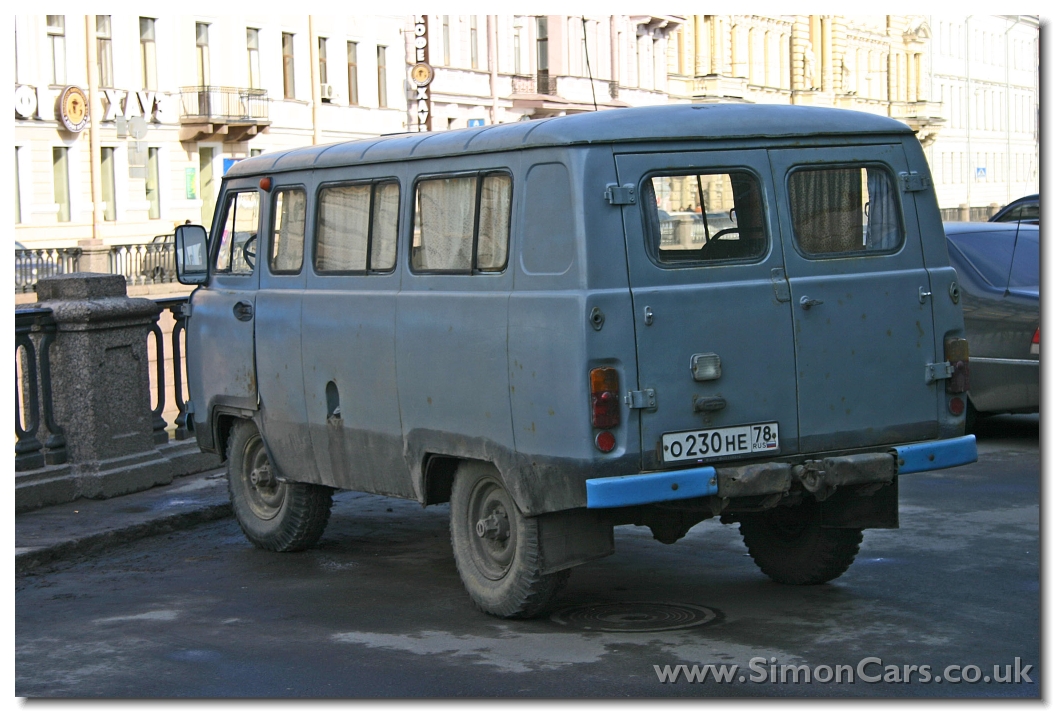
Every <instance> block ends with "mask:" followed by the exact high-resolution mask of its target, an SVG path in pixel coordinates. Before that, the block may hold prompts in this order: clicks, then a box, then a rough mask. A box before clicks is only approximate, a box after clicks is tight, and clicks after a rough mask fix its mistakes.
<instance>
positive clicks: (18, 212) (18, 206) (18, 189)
mask: <svg viewBox="0 0 1054 712" xmlns="http://www.w3.org/2000/svg"><path fill="white" fill-rule="evenodd" d="M21 224H22V183H21V182H20V181H19V179H18V146H15V225H21Z"/></svg>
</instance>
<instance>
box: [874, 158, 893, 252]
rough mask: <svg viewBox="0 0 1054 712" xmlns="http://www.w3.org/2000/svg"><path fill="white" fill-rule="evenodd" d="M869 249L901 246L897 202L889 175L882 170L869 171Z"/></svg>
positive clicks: (888, 248)
mask: <svg viewBox="0 0 1054 712" xmlns="http://www.w3.org/2000/svg"><path fill="white" fill-rule="evenodd" d="M867 198H868V219H867V249H869V250H891V249H893V248H895V247H897V245H899V244H900V221H899V220H898V219H897V200H896V197H895V196H894V195H893V186H892V184H891V181H890V180H889V175H888V174H887V173H886V172H885V171H882V170H875V169H873V168H869V169H868V170H867Z"/></svg>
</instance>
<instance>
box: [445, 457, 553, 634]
mask: <svg viewBox="0 0 1054 712" xmlns="http://www.w3.org/2000/svg"><path fill="white" fill-rule="evenodd" d="M450 543H451V546H452V547H453V549H454V561H455V562H456V564H457V570H458V573H459V574H460V575H461V581H462V582H463V583H464V584H465V588H466V589H467V590H468V593H469V596H471V597H472V600H473V601H474V602H475V604H476V606H478V607H479V608H480V610H482V611H483V612H485V613H490V614H491V615H495V616H499V617H501V618H531V617H533V616H536V615H538V614H540V613H542V612H543V611H544V610H545V609H546V607H547V606H548V605H549V603H550V602H551V601H552V600H553V598H555V596H556V594H557V593H559V591H560V589H561V588H563V586H564V584H565V583H566V582H567V579H568V576H569V575H570V573H571V572H570V570H569V569H566V570H564V571H558V572H556V573H552V574H543V573H541V568H542V554H541V548H540V545H539V536H538V523H537V520H535V519H533V518H531V517H525V516H524V515H523V514H522V513H521V512H520V510H519V508H518V507H517V506H516V503H515V502H514V501H513V499H512V497H511V496H510V495H509V492H508V490H507V489H506V488H505V484H504V483H503V482H502V480H501V477H500V475H499V474H498V472H497V470H495V469H494V467H492V466H491V465H488V464H485V463H479V462H468V463H463V464H462V465H461V466H460V467H459V468H458V471H457V475H456V476H455V477H454V487H453V490H452V491H451V495H450Z"/></svg>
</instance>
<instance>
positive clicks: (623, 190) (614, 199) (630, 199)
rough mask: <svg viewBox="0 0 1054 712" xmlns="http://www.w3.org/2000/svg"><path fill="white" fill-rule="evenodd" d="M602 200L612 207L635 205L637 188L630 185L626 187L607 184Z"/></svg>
mask: <svg viewBox="0 0 1054 712" xmlns="http://www.w3.org/2000/svg"><path fill="white" fill-rule="evenodd" d="M604 198H606V199H607V201H608V202H609V203H611V204H612V205H636V204H637V187H636V186H635V185H633V184H632V183H627V184H626V185H616V184H614V183H608V185H607V190H605V191H604Z"/></svg>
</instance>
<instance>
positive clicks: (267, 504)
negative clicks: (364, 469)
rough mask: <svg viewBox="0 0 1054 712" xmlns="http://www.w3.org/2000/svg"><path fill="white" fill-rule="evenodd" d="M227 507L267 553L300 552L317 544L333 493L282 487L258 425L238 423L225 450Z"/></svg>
mask: <svg viewBox="0 0 1054 712" xmlns="http://www.w3.org/2000/svg"><path fill="white" fill-rule="evenodd" d="M227 485H228V488H229V489H230V495H231V508H232V509H233V510H234V516H235V518H237V520H238V524H239V525H240V526H241V528H242V531H243V532H244V533H245V536H246V538H247V539H248V540H249V541H251V542H252V543H253V544H255V545H256V546H258V547H260V548H261V549H267V550H269V551H301V550H303V549H306V548H308V547H310V546H312V545H314V544H315V542H317V541H318V539H319V537H321V536H322V532H323V531H325V529H326V523H327V522H328V521H329V510H330V507H331V506H332V504H333V490H332V489H330V488H329V487H323V486H322V485H313V484H304V483H295V482H281V481H279V480H278V478H277V473H276V472H275V469H274V466H273V465H272V464H271V459H270V458H269V457H268V456H267V448H265V447H264V442H263V438H262V437H260V432H259V430H257V428H256V425H255V424H253V423H252V422H251V421H248V420H240V421H238V422H237V423H236V424H235V425H234V427H233V429H232V430H231V436H230V439H229V441H228V446H227Z"/></svg>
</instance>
